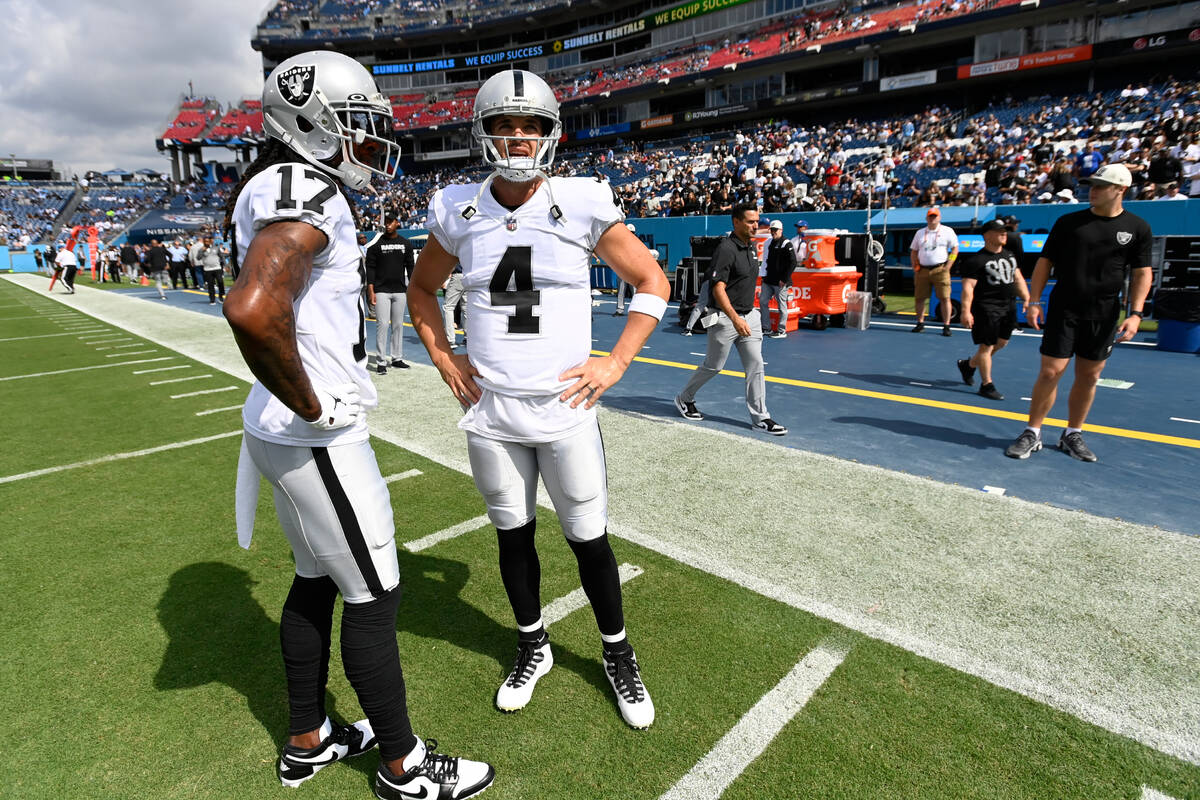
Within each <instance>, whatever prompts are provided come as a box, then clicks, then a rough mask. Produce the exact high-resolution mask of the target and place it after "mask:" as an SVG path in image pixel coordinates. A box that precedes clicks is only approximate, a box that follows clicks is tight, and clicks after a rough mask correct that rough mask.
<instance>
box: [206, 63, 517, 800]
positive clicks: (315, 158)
mask: <svg viewBox="0 0 1200 800" xmlns="http://www.w3.org/2000/svg"><path fill="white" fill-rule="evenodd" d="M263 124H264V129H265V130H266V131H267V133H268V134H269V135H270V137H271V138H270V139H269V140H268V143H267V145H266V146H265V147H264V148H263V150H262V152H261V154H260V155H259V157H258V159H257V160H256V161H255V162H254V163H253V164H252V165H251V166H250V167H249V168H247V170H246V172H245V174H244V175H243V177H242V181H241V183H239V184H238V186H237V188H236V189H235V190H234V192H233V194H232V196H231V197H230V199H229V203H228V204H227V206H226V216H225V228H226V233H227V235H228V236H229V238H230V239H231V241H232V242H233V243H234V251H233V252H234V257H235V258H236V254H238V253H241V254H243V255H242V257H241V259H240V260H241V273H240V275H239V276H238V280H237V283H236V284H235V285H234V287H233V289H232V290H231V291H230V292H229V295H228V297H227V299H226V302H225V307H224V313H225V317H226V318H227V319H228V320H229V324H230V325H231V326H232V328H233V331H234V336H235V338H236V339H237V343H238V346H239V347H240V348H241V351H242V355H243V357H244V358H245V359H246V363H247V364H248V365H249V367H250V370H251V371H252V372H253V373H254V375H255V377H256V378H257V379H258V380H257V381H256V382H255V384H254V386H253V387H252V388H251V390H250V395H249V397H248V398H247V400H246V404H245V407H244V409H243V412H242V420H243V424H244V426H245V435H244V438H243V449H242V455H243V458H242V463H241V464H239V468H238V473H239V475H238V478H239V480H238V534H239V540H240V541H241V542H242V544H243V546H246V547H248V546H249V544H250V542H249V534H250V532H251V531H252V530H253V508H254V506H255V504H256V501H255V499H254V490H255V489H256V487H257V486H258V474H259V473H261V474H262V475H263V476H265V477H266V478H267V480H268V481H269V482H270V483H271V485H272V486H273V487H274V494H275V508H276V511H277V513H278V515H279V522H280V525H281V526H282V527H283V530H284V532H285V533H286V534H287V537H288V541H289V543H290V544H291V547H292V552H293V554H294V556H295V562H296V575H295V577H294V579H293V583H292V587H291V591H290V592H289V593H288V597H287V600H286V601H285V602H284V606H283V614H282V617H281V620H280V626H279V639H280V644H281V647H282V649H283V661H284V669H285V671H286V674H287V687H288V703H289V708H290V716H291V723H290V727H289V731H288V733H289V737H288V740H287V743H286V744H285V745H284V747H283V752H282V753H281V755H280V758H279V762H278V765H277V772H278V775H279V779H280V781H281V782H282V783H283V784H284V785H285V786H298V785H300V784H301V783H303V782H304V781H306V780H308V779H309V778H311V777H312V776H313V775H314V774H315V773H316V772H317V770H319V769H321V768H322V767H324V766H326V765H328V764H330V763H332V762H333V761H336V760H338V759H341V758H347V757H350V756H356V755H359V754H361V753H363V752H366V751H367V750H369V749H371V748H372V747H374V746H375V744H376V743H378V745H379V750H380V764H379V768H378V771H377V773H376V780H375V794H376V796H377V797H380V798H388V799H389V800H400V799H401V798H417V797H431V796H434V797H454V798H465V797H470V796H472V795H474V794H478V793H479V792H481V791H483V790H484V789H485V788H487V787H488V786H489V785H490V784H491V783H492V780H493V775H494V772H493V770H492V768H491V766H489V765H488V764H484V763H482V762H477V761H468V760H466V759H462V758H452V757H450V756H446V755H443V754H439V753H435V752H434V747H433V743H432V741H431V742H430V743H429V746H428V747H427V745H426V744H425V743H423V742H422V741H421V740H420V739H418V738H417V737H416V736H415V735H414V734H413V731H412V726H411V724H410V722H409V718H408V709H407V704H406V699H405V686H404V679H403V676H402V674H401V671H400V659H399V654H398V651H397V646H396V610H397V606H398V604H399V601H400V588H399V567H398V564H397V559H396V547H395V543H394V541H393V536H394V527H393V520H392V506H391V500H390V498H389V496H388V488H387V485H386V484H385V483H384V481H383V477H382V476H381V475H380V472H379V466H378V465H377V464H376V461H375V454H374V452H373V451H372V449H371V445H370V442H369V441H368V433H367V425H366V418H365V416H364V412H365V411H366V410H367V409H370V408H374V407H375V406H376V405H377V398H376V394H375V389H374V387H373V385H372V383H371V381H370V379H369V377H368V375H367V370H366V363H367V351H366V341H365V339H366V337H365V323H364V309H363V306H362V303H361V300H360V298H361V292H362V288H363V279H364V271H363V265H362V256H361V253H360V252H359V249H358V243H357V231H356V224H355V214H354V210H353V206H352V205H351V202H350V200H349V199H348V197H347V195H346V192H345V190H344V188H343V185H344V186H347V187H351V188H354V189H360V190H361V189H364V188H366V187H368V185H369V183H370V181H371V178H372V176H373V175H379V176H383V177H388V178H390V177H393V176H394V175H395V169H396V166H395V165H396V159H397V157H398V155H399V147H398V146H397V145H396V143H395V141H394V140H393V134H392V112H391V106H390V105H389V103H388V101H387V99H386V98H385V97H383V96H382V95H381V94H380V93H379V90H378V89H377V88H376V86H375V82H374V80H373V79H372V78H371V75H370V73H369V72H367V70H366V69H365V68H364V67H363V66H362V65H360V64H359V63H358V62H356V61H354V60H353V59H351V58H348V57H346V56H343V55H340V54H338V53H331V52H311V53H302V54H300V55H298V56H294V57H292V58H289V59H287V60H286V61H284V62H283V63H281V64H280V65H279V66H278V67H276V68H275V69H274V70H273V71H272V72H271V74H270V75H269V76H268V77H267V83H266V86H265V87H264V89H263ZM339 593H340V594H341V595H342V598H343V600H344V610H343V614H342V634H341V648H342V662H343V664H344V666H345V670H346V676H347V678H349V680H350V685H351V686H352V687H353V688H354V691H355V693H356V694H357V695H358V700H359V703H360V705H361V706H362V708H363V710H364V711H365V712H366V714H367V719H365V720H362V721H360V722H356V723H354V724H353V725H340V724H337V723H335V722H333V721H331V720H330V719H329V717H327V716H326V714H325V685H326V680H327V677H328V671H329V648H330V638H331V629H332V625H333V607H334V600H335V599H336V598H337V595H338V594H339Z"/></svg>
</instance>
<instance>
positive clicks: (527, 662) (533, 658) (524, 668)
mask: <svg viewBox="0 0 1200 800" xmlns="http://www.w3.org/2000/svg"><path fill="white" fill-rule="evenodd" d="M552 666H554V655H553V654H552V653H551V652H550V639H549V637H545V638H543V639H542V641H541V643H540V644H539V643H538V642H518V643H517V660H516V662H514V663H513V668H512V672H510V673H508V677H507V678H506V679H505V680H504V683H502V684H501V685H500V688H499V689H498V690H497V691H496V708H498V709H500V710H501V711H508V712H512V711H520V710H521V709H522V708H524V707H525V706H527V705H529V700H530V698H532V697H533V687H534V686H535V685H537V682H538V680H539V679H540V678H541V677H542V676H543V675H545V674H546V673H547V672H549V671H550V668H551V667H552Z"/></svg>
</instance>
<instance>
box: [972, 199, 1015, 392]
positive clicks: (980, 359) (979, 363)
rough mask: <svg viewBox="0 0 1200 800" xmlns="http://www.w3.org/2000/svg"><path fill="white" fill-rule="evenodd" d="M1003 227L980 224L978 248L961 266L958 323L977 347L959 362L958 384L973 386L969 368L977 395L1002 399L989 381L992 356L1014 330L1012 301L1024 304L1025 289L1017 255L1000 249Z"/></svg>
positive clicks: (1005, 232) (996, 222)
mask: <svg viewBox="0 0 1200 800" xmlns="http://www.w3.org/2000/svg"><path fill="white" fill-rule="evenodd" d="M1007 239H1008V229H1007V228H1006V226H1005V224H1004V223H1003V222H1002V221H1000V220H998V219H994V220H992V221H991V222H988V223H987V224H985V225H984V226H983V249H982V250H980V251H979V252H978V253H972V254H971V255H969V256H967V257H966V258H965V259H963V262H962V306H963V310H962V324H963V325H966V326H967V327H968V328H970V329H971V341H973V342H974V343H975V344H977V345H979V349H978V350H976V351H975V355H973V356H971V357H970V358H963V359H959V361H958V371H959V372H960V373H961V374H962V379H963V383H965V384H966V385H967V386H971V385H973V384H974V383H975V370H979V379H980V380H981V381H982V382H983V384H982V385H981V386H980V387H979V394H980V395H982V396H983V397H986V398H987V399H989V400H1003V399H1004V395H1002V394H1000V392H998V391H996V385H995V384H994V383H992V356H994V355H995V354H996V353H998V352H1000V351H1001V350H1003V349H1004V346H1005V345H1006V344H1008V339H1009V337H1010V336H1011V335H1012V332H1013V328H1015V327H1017V307H1016V305H1014V304H1013V298H1014V297H1017V296H1019V297H1020V298H1021V302H1023V303H1025V302H1029V287H1027V286H1026V285H1025V278H1024V276H1022V275H1021V270H1020V269H1019V268H1018V266H1017V256H1016V254H1015V253H1013V252H1012V251H1011V250H1009V249H1008V248H1006V247H1005V244H1006V242H1007Z"/></svg>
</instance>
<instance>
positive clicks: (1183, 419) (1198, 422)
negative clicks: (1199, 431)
mask: <svg viewBox="0 0 1200 800" xmlns="http://www.w3.org/2000/svg"><path fill="white" fill-rule="evenodd" d="M1171 421H1172V422H1191V423H1193V424H1195V425H1200V419H1188V418H1187V417H1171Z"/></svg>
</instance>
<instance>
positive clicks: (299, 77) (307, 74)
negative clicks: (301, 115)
mask: <svg viewBox="0 0 1200 800" xmlns="http://www.w3.org/2000/svg"><path fill="white" fill-rule="evenodd" d="M316 76H317V68H316V67H315V66H313V65H312V64H300V65H297V66H295V67H292V68H291V69H289V70H287V71H285V72H281V73H279V76H278V78H277V80H278V81H279V93H280V94H281V95H283V99H284V100H287V101H288V102H289V103H291V104H292V105H294V106H295V107H296V108H303V107H304V104H305V103H307V102H308V98H310V97H312V93H313V82H314V80H315V79H316Z"/></svg>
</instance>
